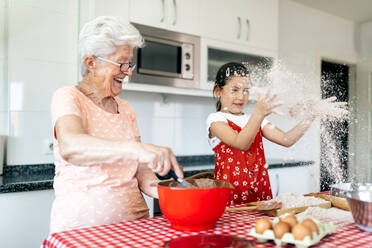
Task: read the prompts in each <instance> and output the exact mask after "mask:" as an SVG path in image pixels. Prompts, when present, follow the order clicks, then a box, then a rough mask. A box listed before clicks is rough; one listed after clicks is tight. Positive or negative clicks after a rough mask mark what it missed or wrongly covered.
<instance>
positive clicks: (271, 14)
mask: <svg viewBox="0 0 372 248" xmlns="http://www.w3.org/2000/svg"><path fill="white" fill-rule="evenodd" d="M199 4H200V26H201V27H200V29H201V30H200V32H201V34H202V36H204V37H208V38H213V39H218V40H224V41H231V42H235V43H240V44H244V45H249V46H251V47H255V48H260V49H269V50H273V51H276V50H277V49H278V18H279V16H278V11H279V3H278V0H234V1H228V0H203V1H200V2H199Z"/></svg>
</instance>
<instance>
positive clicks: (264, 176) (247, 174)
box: [207, 63, 315, 205]
mask: <svg viewBox="0 0 372 248" xmlns="http://www.w3.org/2000/svg"><path fill="white" fill-rule="evenodd" d="M250 87H251V83H250V77H249V73H248V71H247V69H246V67H245V66H244V65H243V64H240V63H228V64H225V65H223V66H222V67H221V68H220V69H219V71H218V72H217V75H216V81H215V86H214V89H213V93H214V94H215V96H216V97H217V98H218V101H217V104H216V109H217V111H218V112H216V113H212V114H210V115H209V116H208V119H207V130H208V133H209V144H210V145H211V147H212V149H213V151H214V153H215V156H216V164H215V170H214V178H215V179H216V180H224V181H228V182H230V183H231V184H233V185H234V187H235V190H234V192H233V195H232V197H231V199H230V202H229V203H230V204H231V205H233V204H240V203H247V202H252V201H260V200H269V199H271V198H272V193H271V187H270V181H269V175H268V171H267V167H268V165H267V164H266V159H265V154H264V148H263V144H262V136H263V137H265V138H266V139H268V140H270V141H272V142H274V143H276V144H279V145H282V146H285V147H289V146H291V145H293V144H294V143H296V141H297V140H299V139H300V138H301V137H302V136H303V135H304V133H305V131H306V130H307V129H308V128H309V126H310V125H311V123H312V122H313V120H314V119H315V116H314V115H312V114H311V115H308V116H307V117H306V118H304V120H303V121H301V122H300V123H299V124H297V125H296V126H295V127H293V128H292V129H291V130H289V131H288V132H283V131H282V130H280V129H279V128H277V127H275V126H274V125H272V124H271V123H270V122H268V121H267V120H266V119H265V117H266V116H268V115H270V114H271V113H275V111H276V108H277V107H279V106H280V105H281V104H277V103H275V101H274V100H275V98H276V95H275V94H270V92H269V91H268V92H267V93H266V94H265V96H264V97H262V96H260V95H259V94H257V103H256V108H255V109H254V111H253V113H252V114H251V115H249V114H245V113H243V110H244V108H245V106H246V105H247V103H248V97H249V89H250Z"/></svg>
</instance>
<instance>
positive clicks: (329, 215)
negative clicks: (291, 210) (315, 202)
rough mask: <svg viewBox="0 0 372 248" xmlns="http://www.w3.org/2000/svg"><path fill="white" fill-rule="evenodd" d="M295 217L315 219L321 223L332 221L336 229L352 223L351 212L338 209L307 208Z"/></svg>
mask: <svg viewBox="0 0 372 248" xmlns="http://www.w3.org/2000/svg"><path fill="white" fill-rule="evenodd" d="M296 216H297V217H299V218H302V219H306V218H312V219H317V220H319V221H321V222H330V221H332V222H334V223H335V224H336V226H337V228H339V227H342V226H343V225H345V224H347V223H352V222H353V216H352V215H351V212H350V211H345V210H342V209H339V208H320V207H309V208H307V209H306V210H305V211H304V212H302V213H299V214H296Z"/></svg>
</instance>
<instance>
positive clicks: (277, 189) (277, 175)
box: [275, 173, 279, 197]
mask: <svg viewBox="0 0 372 248" xmlns="http://www.w3.org/2000/svg"><path fill="white" fill-rule="evenodd" d="M275 178H276V193H275V197H277V196H278V195H279V174H278V173H276V174H275Z"/></svg>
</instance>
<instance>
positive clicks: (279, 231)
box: [274, 221, 291, 239]
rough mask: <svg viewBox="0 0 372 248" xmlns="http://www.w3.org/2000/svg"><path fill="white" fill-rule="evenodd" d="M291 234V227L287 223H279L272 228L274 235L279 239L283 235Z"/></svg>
mask: <svg viewBox="0 0 372 248" xmlns="http://www.w3.org/2000/svg"><path fill="white" fill-rule="evenodd" d="M289 232H291V226H290V225H289V224H288V223H287V222H283V221H279V222H278V223H276V225H275V226H274V235H275V237H276V238H278V239H281V238H282V237H283V235H284V234H285V233H289Z"/></svg>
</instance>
